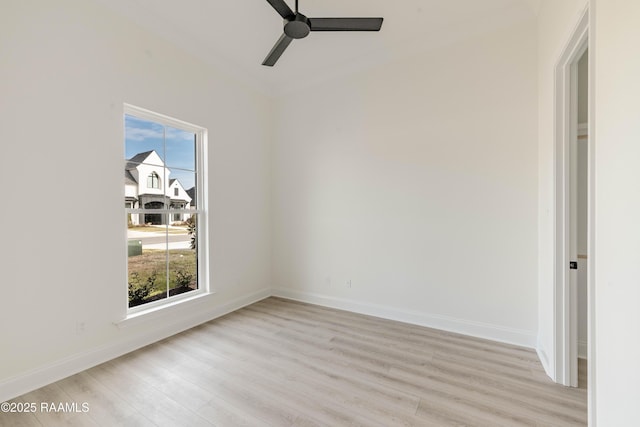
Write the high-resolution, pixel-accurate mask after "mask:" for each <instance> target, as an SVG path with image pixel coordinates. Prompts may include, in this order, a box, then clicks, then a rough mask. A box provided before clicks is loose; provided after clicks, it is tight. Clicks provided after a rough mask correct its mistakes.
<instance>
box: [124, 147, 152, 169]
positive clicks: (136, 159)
mask: <svg viewBox="0 0 640 427" xmlns="http://www.w3.org/2000/svg"><path fill="white" fill-rule="evenodd" d="M153 151H154V150H149V151H145V152H144V153H138V154H136V155H135V156H133V157H132V158H130V159H129V160H127V164H126V166H125V169H127V170H131V169H135V168H136V166H138V165H139V164H140V163H143V162H144V161H145V160H146V159H147V157H149V156H150V155H151V153H153Z"/></svg>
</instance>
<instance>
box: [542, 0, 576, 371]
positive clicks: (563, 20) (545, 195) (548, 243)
mask: <svg viewBox="0 0 640 427" xmlns="http://www.w3.org/2000/svg"><path fill="white" fill-rule="evenodd" d="M586 4H587V0H544V1H542V3H541V7H540V14H539V17H538V160H539V164H538V196H539V198H538V230H539V235H538V260H539V264H538V353H539V354H540V358H541V360H542V362H543V365H544V366H545V369H546V371H547V373H548V374H549V375H551V376H553V375H554V372H555V363H554V352H555V344H554V325H553V319H554V308H555V306H554V271H553V260H554V218H555V217H554V185H555V184H554V127H553V126H554V125H553V124H554V70H555V66H556V63H557V61H558V60H559V58H560V55H561V54H562V51H563V49H564V47H565V45H566V43H568V41H569V38H570V36H571V33H572V31H573V29H574V27H575V26H576V25H577V24H578V21H579V19H580V16H581V14H582V12H583V11H584V8H585V6H586Z"/></svg>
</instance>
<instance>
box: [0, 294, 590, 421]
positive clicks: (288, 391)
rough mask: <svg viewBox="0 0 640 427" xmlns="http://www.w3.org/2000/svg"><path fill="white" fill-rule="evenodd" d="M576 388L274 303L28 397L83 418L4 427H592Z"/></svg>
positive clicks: (507, 357) (498, 349)
mask: <svg viewBox="0 0 640 427" xmlns="http://www.w3.org/2000/svg"><path fill="white" fill-rule="evenodd" d="M578 371H579V376H580V381H579V385H580V387H579V388H575V389H572V388H566V387H562V386H559V385H557V384H554V383H553V382H551V381H550V380H549V378H548V377H547V376H546V374H545V373H544V370H543V368H542V366H541V365H540V362H539V361H538V359H537V355H536V353H535V351H532V350H531V349H527V348H522V347H518V346H514V345H507V344H501V343H496V342H492V341H489V340H485V339H480V338H472V337H466V336H463V335H460V334H455V333H451V332H446V331H439V330H435V329H430V328H425V327H421V326H416V325H408V324H405V323H402V322H395V321H389V320H385V319H380V318H376V317H372V316H364V315H360V314H355V313H350V312H346V311H340V310H334V309H331V308H327V307H321V306H315V305H310V304H306V303H301V302H297V301H291V300H287V299H283V298H273V297H272V298H267V299H265V300H263V301H260V302H258V303H255V304H252V305H250V306H248V307H245V308H243V309H241V310H238V311H236V312H234V313H230V314H228V315H225V316H223V317H221V318H219V319H216V320H214V321H211V322H207V323H205V324H203V325H200V326H198V327H195V328H193V329H191V330H188V331H185V332H183V333H181V334H178V335H176V336H174V337H170V338H168V339H165V340H162V341H160V342H158V343H155V344H152V345H150V346H147V347H145V348H142V349H140V350H138V351H135V352H133V353H130V354H128V355H125V356H122V357H119V358H117V359H114V360H112V361H110V362H107V363H104V364H102V365H99V366H96V367H94V368H92V369H89V370H87V371H85V372H82V373H80V374H77V375H74V376H71V377H69V378H66V379H64V380H62V381H59V382H57V383H54V384H51V385H49V386H46V387H43V388H41V389H38V390H35V391H33V392H31V393H28V394H26V395H23V396H20V397H18V398H17V399H16V400H15V401H24V402H31V401H33V402H47V401H52V402H57V401H58V402H59V401H62V402H65V401H66V402H83V401H86V402H88V403H89V404H90V407H91V410H90V412H89V413H87V414H82V413H67V414H65V413H34V414H0V426H11V427H14V426H28V427H33V426H35V427H39V426H51V425H54V426H58V425H71V426H74V425H78V426H83V427H85V426H109V427H112V426H165V425H166V426H179V425H185V426H186V425H188V426H224V427H227V426H256V427H266V426H276V427H281V426H309V427H318V426H332V427H333V426H363V427H365V426H366V427H380V426H385V427H386V426H389V427H391V426H420V427H427V426H434V427H435V426H438V427H443V426H444V427H446V426H474V427H479V426H492V427H493V426H508V427H517V426H554V427H561V426H586V424H587V412H586V408H587V393H586V374H587V365H586V361H582V360H581V361H580V363H579V369H578Z"/></svg>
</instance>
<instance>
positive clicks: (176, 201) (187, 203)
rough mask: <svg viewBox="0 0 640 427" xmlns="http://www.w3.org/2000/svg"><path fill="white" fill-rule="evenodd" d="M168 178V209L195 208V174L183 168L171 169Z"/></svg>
mask: <svg viewBox="0 0 640 427" xmlns="http://www.w3.org/2000/svg"><path fill="white" fill-rule="evenodd" d="M170 177H171V179H169V191H168V193H167V195H168V198H169V208H170V209H195V204H196V200H195V199H196V197H195V196H196V188H195V183H196V174H195V173H193V172H187V171H183V170H180V169H178V170H175V169H174V170H171V174H170Z"/></svg>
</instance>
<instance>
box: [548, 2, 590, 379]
mask: <svg viewBox="0 0 640 427" xmlns="http://www.w3.org/2000/svg"><path fill="white" fill-rule="evenodd" d="M588 45H589V13H588V10H585V12H584V14H583V16H582V18H581V20H580V22H579V24H578V25H577V27H576V29H575V30H574V33H573V34H572V37H571V39H570V40H569V43H568V44H567V46H566V47H565V50H564V52H563V53H562V56H561V57H560V60H559V61H558V64H557V65H556V75H555V83H556V95H555V102H556V126H555V127H556V130H555V132H556V133H555V146H556V148H555V168H556V171H555V215H556V217H555V257H554V264H555V280H554V286H555V301H556V303H555V304H556V307H555V315H554V325H555V330H554V332H555V343H554V344H555V345H554V347H555V351H554V357H555V372H554V374H555V375H554V376H555V378H554V380H555V381H556V382H558V383H560V384H563V385H566V386H571V387H578V385H579V370H578V367H579V366H582V367H583V372H581V373H583V374H586V363H585V361H586V359H587V357H588V354H589V351H588V348H589V345H590V344H591V343H590V342H589V341H590V338H589V337H590V334H591V331H590V328H589V327H588V325H589V323H590V322H591V318H592V313H593V310H592V309H591V307H593V304H592V301H591V299H590V295H592V293H591V292H589V288H590V286H591V281H590V278H589V276H590V272H591V271H592V266H593V256H592V255H593V251H592V250H591V245H590V243H589V242H590V240H591V238H592V234H593V233H592V230H591V228H590V227H591V224H592V218H591V216H592V215H590V212H592V209H591V207H592V205H593V197H592V195H593V193H592V188H593V187H592V186H591V185H590V179H591V176H592V173H591V172H592V171H591V168H590V165H591V164H593V163H592V162H593V159H592V158H591V157H592V150H591V149H590V147H591V143H590V139H589V128H590V126H589V121H590V120H589V118H590V114H591V111H590V109H589V105H590V102H589V99H590V93H589V92H590V91H589V87H590V83H589V76H588V70H589V65H588V64H589V53H588ZM579 358H581V359H582V360H583V362H581V363H579V362H578V360H579ZM582 385H583V386H586V384H582Z"/></svg>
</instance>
